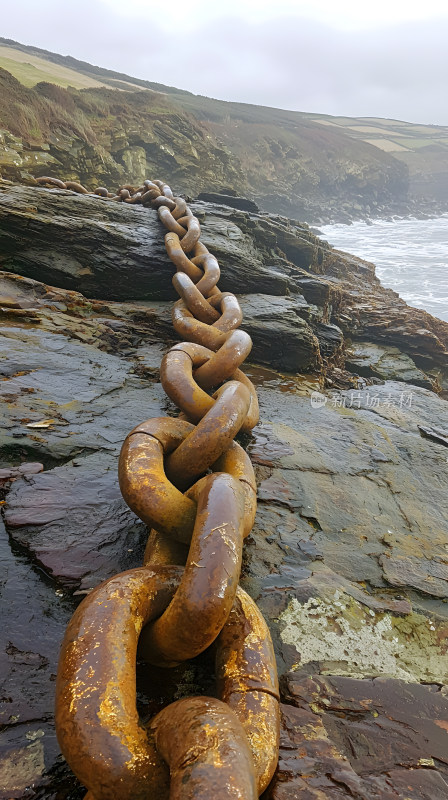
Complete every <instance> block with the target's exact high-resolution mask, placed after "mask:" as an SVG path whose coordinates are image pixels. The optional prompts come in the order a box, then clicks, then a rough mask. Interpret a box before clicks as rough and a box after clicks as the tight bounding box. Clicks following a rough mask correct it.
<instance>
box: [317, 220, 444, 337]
mask: <svg viewBox="0 0 448 800" xmlns="http://www.w3.org/2000/svg"><path fill="white" fill-rule="evenodd" d="M320 230H321V231H322V234H323V237H324V238H325V239H327V240H328V242H329V243H330V244H332V245H334V246H335V247H337V248H338V249H339V250H345V251H346V252H348V253H352V254H353V255H356V256H360V257H361V258H365V259H366V260H367V261H372V262H373V263H374V264H375V265H376V274H377V276H378V278H379V279H380V281H381V283H382V284H383V286H387V287H389V288H391V289H394V290H395V291H396V292H398V294H399V295H400V296H401V297H402V298H403V299H404V300H406V302H407V303H409V305H411V306H415V307H416V308H424V309H425V310H426V311H429V312H430V313H431V314H433V315H434V316H435V317H439V318H440V319H443V320H446V321H447V322H448V214H445V215H444V216H442V217H437V218H435V219H424V220H420V219H404V220H375V221H374V222H372V223H369V224H367V223H365V222H355V223H353V225H325V226H320Z"/></svg>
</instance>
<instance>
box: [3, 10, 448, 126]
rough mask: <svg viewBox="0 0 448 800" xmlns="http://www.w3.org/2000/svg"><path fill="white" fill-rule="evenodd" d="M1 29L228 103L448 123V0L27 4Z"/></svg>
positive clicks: (7, 34) (10, 12)
mask: <svg viewBox="0 0 448 800" xmlns="http://www.w3.org/2000/svg"><path fill="white" fill-rule="evenodd" d="M2 31H3V33H2V35H3V36H5V37H7V38H11V39H16V40H17V41H20V42H23V43H24V44H34V45H37V46H38V47H43V48H46V49H47V50H53V51H55V52H58V53H62V54H64V55H67V54H69V55H73V56H75V57H76V58H80V59H83V60H86V61H90V62H91V63H94V64H98V65H100V66H103V67H108V68H109V69H116V70H119V71H120V72H127V73H128V74H130V75H133V76H136V77H139V78H146V79H147V80H152V81H158V82H160V83H165V84H170V85H173V86H177V87H179V88H183V89H189V90H190V91H192V92H195V93H197V94H205V95H209V96H211V97H218V98H221V99H223V100H238V101H242V102H248V103H260V104H263V105H271V106H277V107H279V108H288V109H294V110H298V111H314V112H320V113H325V114H334V115H339V114H341V115H349V116H381V117H392V118H396V119H404V120H409V121H411V122H423V123H438V124H442V125H448V100H447V86H448V2H447V1H446V0H424V1H423V2H422V0H419V2H416V0H309V2H308V1H307V0H270V2H266V1H265V0H223V2H222V3H220V2H219V0H182V1H180V0H170V1H169V2H160V0H76V2H73V0H65V2H63V1H62V0H39V2H37V1H36V0H16V2H13V3H8V10H7V13H6V14H5V15H4V17H3V25H2Z"/></svg>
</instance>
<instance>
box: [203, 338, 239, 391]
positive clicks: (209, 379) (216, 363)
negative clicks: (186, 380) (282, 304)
mask: <svg viewBox="0 0 448 800" xmlns="http://www.w3.org/2000/svg"><path fill="white" fill-rule="evenodd" d="M251 350H252V339H251V338H250V336H249V334H248V333H246V332H245V331H232V332H231V333H230V334H229V335H228V337H227V339H226V341H225V342H224V344H223V345H222V346H221V347H220V348H219V350H218V351H217V352H216V353H213V355H212V356H211V357H210V359H209V360H208V361H206V362H205V363H204V364H203V365H202V366H201V367H198V368H197V369H196V370H195V372H194V378H195V380H196V382H197V383H198V384H199V386H201V388H202V389H211V388H212V386H219V385H220V384H221V383H223V381H225V380H227V378H230V376H231V375H232V374H233V373H234V372H235V370H236V369H238V367H239V365H240V364H242V362H243V361H244V360H245V359H246V358H247V356H248V355H249V353H250V351H251Z"/></svg>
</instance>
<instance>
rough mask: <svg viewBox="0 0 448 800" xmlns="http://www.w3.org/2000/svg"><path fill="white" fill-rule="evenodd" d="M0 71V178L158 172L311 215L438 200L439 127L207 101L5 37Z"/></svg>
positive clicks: (441, 190)
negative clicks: (10, 138) (49, 174)
mask: <svg viewBox="0 0 448 800" xmlns="http://www.w3.org/2000/svg"><path fill="white" fill-rule="evenodd" d="M1 67H3V68H4V69H3V70H2V72H1V75H0V89H1V96H0V129H3V131H4V133H3V140H2V141H0V172H1V173H2V174H3V175H4V176H5V177H16V178H17V177H18V178H21V179H26V177H27V175H35V176H38V175H42V174H44V173H46V172H48V171H51V172H52V174H58V175H66V176H68V177H70V178H73V179H80V180H83V181H85V182H87V183H89V184H90V185H92V184H94V183H98V182H100V183H109V184H110V183H111V182H116V181H118V182H119V181H120V180H122V179H124V178H125V177H126V178H127V179H129V180H132V181H136V182H137V181H138V180H140V179H141V177H143V176H144V175H147V174H155V173H156V172H157V173H160V174H163V175H164V176H165V177H166V178H167V179H169V180H172V181H174V182H175V184H176V185H177V186H179V188H180V189H182V190H184V191H190V192H191V191H200V190H208V191H210V190H212V191H213V190H214V191H219V190H221V189H232V190H233V191H236V192H238V193H241V194H243V193H244V194H245V195H248V196H250V197H252V198H253V199H255V200H256V201H257V202H258V203H259V204H260V206H261V207H262V208H265V209H266V210H270V211H274V212H279V213H285V214H288V215H290V216H293V217H294V216H295V217H300V218H301V219H306V220H309V221H311V222H315V221H318V220H319V219H320V218H323V219H330V218H335V219H336V218H337V219H344V218H346V217H353V216H365V215H366V214H371V215H374V214H381V213H384V212H385V211H391V210H394V209H395V210H396V211H397V212H400V211H403V212H405V211H406V208H407V207H408V204H409V203H410V202H411V203H412V201H413V200H414V199H415V200H416V201H417V202H420V203H422V202H423V199H424V198H427V199H429V200H431V199H434V200H437V201H439V202H441V203H444V202H447V203H448V128H442V127H438V126H423V125H412V124H410V123H405V122H400V121H396V120H382V119H373V118H372V119H370V118H369V119H354V118H347V117H329V116H326V115H319V114H305V113H300V112H294V111H285V110H281V109H276V108H266V107H263V106H255V105H249V104H242V103H229V102H225V101H220V100H214V99H212V98H207V97H201V96H198V95H193V94H191V93H190V92H186V91H183V90H179V89H176V88H174V87H170V86H164V85H162V84H159V83H151V82H150V81H143V80H140V79H136V78H132V76H129V75H126V74H124V73H119V72H115V71H112V70H106V69H103V68H101V67H96V66H94V65H92V64H88V63H87V62H82V61H79V60H77V59H74V58H72V57H70V56H61V55H58V54H56V53H50V52H48V51H44V50H40V49H39V48H34V47H28V46H26V45H21V44H19V43H17V42H12V41H9V40H5V39H0V68H1ZM11 76H12V77H11ZM11 135H12V136H13V137H16V138H13V139H12V140H9V139H8V136H11Z"/></svg>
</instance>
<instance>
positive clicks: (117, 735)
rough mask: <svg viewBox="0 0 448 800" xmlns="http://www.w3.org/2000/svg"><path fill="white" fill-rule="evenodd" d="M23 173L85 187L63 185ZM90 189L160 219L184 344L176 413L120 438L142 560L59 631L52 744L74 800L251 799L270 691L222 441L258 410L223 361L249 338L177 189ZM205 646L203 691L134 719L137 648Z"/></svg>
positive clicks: (266, 733) (272, 758)
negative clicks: (144, 538)
mask: <svg viewBox="0 0 448 800" xmlns="http://www.w3.org/2000/svg"><path fill="white" fill-rule="evenodd" d="M37 183H39V184H42V185H46V186H50V187H56V188H58V189H69V190H72V191H75V192H79V193H82V194H89V192H88V191H87V189H85V188H84V187H83V186H81V185H80V184H78V183H74V182H72V181H69V182H65V183H64V182H63V181H59V180H58V179H56V178H46V177H45V178H38V179H37ZM91 196H96V197H98V199H103V200H105V199H110V200H112V201H117V202H126V203H142V204H143V205H150V206H152V207H153V208H156V209H158V214H159V217H160V220H161V221H162V223H163V224H164V226H165V228H167V231H168V232H167V233H166V235H165V244H166V249H167V252H168V255H169V257H170V259H171V261H172V262H173V264H174V265H175V266H176V269H177V272H176V274H175V275H174V277H173V285H174V287H175V289H176V291H177V292H178V294H179V296H180V299H179V300H178V301H177V302H176V303H175V305H174V309H173V325H174V328H175V329H176V331H177V333H178V334H179V335H180V336H181V337H182V338H183V339H184V340H185V341H183V342H182V343H181V344H177V345H175V346H174V347H172V348H171V350H170V351H169V352H168V353H167V354H166V355H165V356H164V358H163V361H162V365H161V373H160V374H161V382H162V386H163V388H164V389H165V391H166V393H167V395H168V396H169V397H170V398H171V400H173V402H174V403H176V404H177V406H178V407H179V408H180V409H181V414H180V416H179V417H178V418H172V417H158V418H156V419H150V420H147V421H146V422H143V423H141V424H140V425H138V426H137V427H136V428H134V429H133V430H132V431H131V432H130V434H129V435H128V436H127V438H126V440H125V442H124V444H123V447H122V450H121V454H120V461H119V480H120V488H121V491H122V494H123V497H124V498H125V500H126V502H127V504H128V505H129V506H130V508H131V509H132V510H133V511H134V512H135V513H136V514H137V515H138V516H139V517H140V518H141V519H142V520H143V521H144V522H145V523H146V524H147V525H148V526H150V527H151V532H150V535H149V539H148V543H147V546H146V551H145V556H144V566H143V567H140V568H137V569H132V570H128V571H127V572H123V573H121V574H119V575H117V576H115V577H114V578H111V579H109V580H107V581H105V582H104V583H102V584H101V585H100V586H99V587H98V588H97V589H95V590H94V591H92V592H91V593H90V594H89V595H88V596H87V597H86V598H85V599H84V600H83V602H82V603H81V604H80V606H79V607H78V609H77V610H76V612H75V614H74V616H73V618H72V620H71V622H70V624H69V626H68V628H67V631H66V634H65V638H64V641H63V644H62V651H61V656H60V662H59V668H58V678H57V690H56V693H57V699H56V728H57V735H58V739H59V743H60V745H61V749H62V752H63V754H64V756H65V758H66V760H67V761H68V763H69V764H70V766H71V768H72V770H73V772H74V773H75V774H76V775H77V777H78V778H79V779H80V780H81V781H82V783H83V784H84V785H85V786H86V787H87V788H88V795H87V797H88V798H89V799H90V800H115V799H116V798H120V800H144V799H146V800H168V798H170V800H193V798H194V799H195V800H206V798H207V800H210V798H213V800H222V799H223V798H235V799H236V798H238V800H254V798H257V797H259V795H260V794H261V793H262V792H263V791H264V789H265V788H266V787H267V785H268V784H269V782H270V780H271V778H272V775H273V773H274V770H275V767H276V764H277V757H278V746H279V694H278V681H277V672H276V666H275V657H274V652H273V647H272V642H271V638H270V635H269V631H268V628H267V626H266V623H265V621H264V619H263V617H262V616H261V614H260V612H259V610H258V609H257V606H256V605H255V603H254V602H253V601H252V600H251V598H250V597H249V596H248V595H247V594H246V593H245V592H244V591H243V590H242V589H241V588H240V587H239V586H238V581H239V575H240V569H241V558H242V546H243V539H244V537H245V536H247V535H248V534H249V532H250V531H251V529H252V526H253V523H254V518H255V512H256V483H255V475H254V471H253V468H252V464H251V462H250V459H249V457H248V455H247V453H246V452H245V451H244V450H243V448H242V447H241V446H240V445H239V444H237V442H235V441H234V439H235V436H236V435H237V434H238V433H239V432H240V431H246V432H247V431H250V430H251V429H252V428H253V427H254V425H256V423H257V421H258V400H257V394H256V391H255V388H254V386H253V384H252V383H251V381H250V380H249V379H248V378H247V376H246V375H245V374H244V373H243V372H241V370H240V369H239V367H240V365H241V363H242V362H243V361H244V359H245V358H246V357H247V355H248V354H249V352H250V350H251V347H252V342H251V339H250V337H249V336H248V334H247V333H245V332H244V331H240V330H237V328H238V326H239V325H240V323H241V321H242V313H241V308H240V306H239V303H238V301H237V299H236V297H235V296H234V295H233V294H230V293H229V292H221V291H220V290H219V289H218V286H217V283H218V280H219V275H220V270H219V265H218V262H217V260H216V258H215V257H214V256H213V255H212V254H211V253H209V251H208V250H207V248H206V247H205V246H204V245H203V244H202V243H201V241H200V233H201V229H200V225H199V221H198V219H197V218H196V217H195V216H194V215H193V213H192V211H191V209H190V208H189V207H188V206H187V204H186V202H185V200H183V199H182V198H180V197H174V196H173V193H172V191H171V189H170V188H169V186H167V184H165V183H163V182H162V181H145V182H144V184H143V185H142V186H141V187H139V188H138V189H136V188H135V187H131V186H124V187H121V188H120V189H119V190H118V191H117V193H116V194H111V193H109V192H108V191H107V190H106V189H104V188H102V187H101V188H99V189H97V190H96V191H95V192H94V193H93V194H92V195H91ZM212 392H213V393H212ZM212 644H213V645H214V647H215V654H216V655H215V658H216V684H217V685H216V695H217V697H202V696H201V697H189V698H185V699H182V700H178V701H177V702H174V703H171V704H170V705H168V706H167V707H166V708H164V709H163V710H162V711H161V712H160V713H158V714H157V715H156V716H154V717H153V718H152V719H151V720H150V721H149V722H146V723H145V724H143V722H142V721H141V720H140V719H139V716H138V713H137V708H136V659H137V656H138V657H139V658H141V659H143V660H146V661H147V662H148V663H149V664H153V665H157V666H163V667H167V668H169V667H173V666H175V665H177V664H179V663H180V662H183V661H186V660H188V659H191V658H194V657H195V656H197V655H199V654H200V653H202V652H204V651H205V650H206V649H207V648H209V647H210V646H211V645H212ZM217 698H219V699H217Z"/></svg>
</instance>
